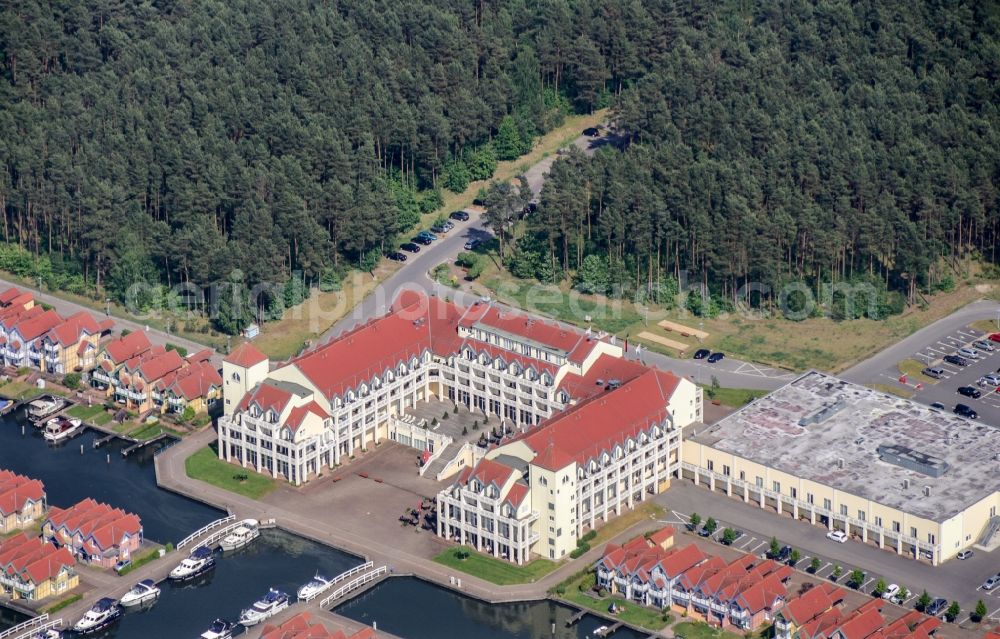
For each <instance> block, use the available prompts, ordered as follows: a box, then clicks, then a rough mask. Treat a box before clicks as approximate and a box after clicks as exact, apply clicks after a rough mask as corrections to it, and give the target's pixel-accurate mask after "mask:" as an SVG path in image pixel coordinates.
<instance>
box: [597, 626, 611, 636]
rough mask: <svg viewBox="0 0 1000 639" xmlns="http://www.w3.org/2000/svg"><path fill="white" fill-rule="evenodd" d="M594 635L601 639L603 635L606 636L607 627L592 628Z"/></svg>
mask: <svg viewBox="0 0 1000 639" xmlns="http://www.w3.org/2000/svg"><path fill="white" fill-rule="evenodd" d="M594 634H595V635H597V636H598V637H603V636H604V635H606V634H608V627H607V626H598V627H596V628H594Z"/></svg>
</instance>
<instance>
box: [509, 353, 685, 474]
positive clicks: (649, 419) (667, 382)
mask: <svg viewBox="0 0 1000 639" xmlns="http://www.w3.org/2000/svg"><path fill="white" fill-rule="evenodd" d="M679 383H680V379H679V378H678V377H676V376H675V375H673V374H671V373H665V372H663V371H659V370H656V369H648V370H647V371H646V372H645V373H643V374H642V375H640V376H639V377H637V378H635V379H633V380H632V381H629V382H627V383H625V384H623V385H622V386H621V387H619V388H617V389H616V390H613V391H609V392H606V393H604V394H603V395H597V396H595V397H593V398H592V399H590V400H587V401H585V402H581V403H580V404H577V405H576V406H573V407H571V408H569V409H567V410H566V411H564V412H562V413H560V414H558V415H556V416H555V417H552V418H551V419H548V420H546V421H544V422H542V424H541V425H540V426H538V427H537V428H535V429H533V430H531V431H528V432H527V433H526V434H523V435H520V436H518V437H516V438H515V439H523V440H524V442H525V443H526V444H527V445H528V447H529V448H531V449H532V450H534V451H535V453H536V454H537V455H538V456H537V457H536V458H535V459H534V460H533V461H532V463H533V464H536V465H538V466H541V467H543V468H548V469H549V470H558V469H560V468H563V467H565V466H566V465H567V464H568V463H570V461H576V462H577V463H578V464H584V463H586V462H587V461H588V460H589V459H596V458H598V457H599V456H600V455H601V454H602V453H604V452H610V451H611V450H613V449H614V447H615V445H617V444H622V445H624V443H625V440H626V439H627V438H628V437H632V436H635V435H637V434H638V433H639V432H640V431H643V430H646V429H648V428H649V427H650V426H651V425H652V424H654V423H662V422H663V421H665V420H666V418H667V406H668V405H669V403H670V397H671V396H672V395H673V393H674V390H675V389H676V388H677V385H678V384H679ZM547 449H553V450H556V451H558V454H555V453H553V454H552V455H549V456H547V457H543V456H542V453H543V452H545V451H546V450H547Z"/></svg>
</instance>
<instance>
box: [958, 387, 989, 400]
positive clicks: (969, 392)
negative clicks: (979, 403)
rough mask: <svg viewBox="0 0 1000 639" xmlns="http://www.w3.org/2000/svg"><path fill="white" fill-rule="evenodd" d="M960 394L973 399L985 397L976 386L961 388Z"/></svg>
mask: <svg viewBox="0 0 1000 639" xmlns="http://www.w3.org/2000/svg"><path fill="white" fill-rule="evenodd" d="M958 394H959V395H964V396H965V397H971V398H972V399H979V398H980V397H982V396H983V392H982V391H981V390H979V389H978V388H976V387H975V386H959V387H958Z"/></svg>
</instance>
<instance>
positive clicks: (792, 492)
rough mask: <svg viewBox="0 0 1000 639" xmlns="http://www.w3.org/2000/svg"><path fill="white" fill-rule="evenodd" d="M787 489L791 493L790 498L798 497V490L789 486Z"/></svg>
mask: <svg viewBox="0 0 1000 639" xmlns="http://www.w3.org/2000/svg"><path fill="white" fill-rule="evenodd" d="M788 490H789V492H790V493H791V495H792V499H797V498H798V496H799V491H798V490H797V489H795V488H789V489H788Z"/></svg>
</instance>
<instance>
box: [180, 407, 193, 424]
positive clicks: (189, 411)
mask: <svg viewBox="0 0 1000 639" xmlns="http://www.w3.org/2000/svg"><path fill="white" fill-rule="evenodd" d="M194 415H195V413H194V407H193V406H185V407H184V412H183V413H181V419H183V420H184V421H186V422H189V421H191V420H192V419H194Z"/></svg>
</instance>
